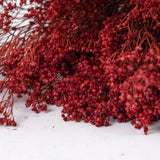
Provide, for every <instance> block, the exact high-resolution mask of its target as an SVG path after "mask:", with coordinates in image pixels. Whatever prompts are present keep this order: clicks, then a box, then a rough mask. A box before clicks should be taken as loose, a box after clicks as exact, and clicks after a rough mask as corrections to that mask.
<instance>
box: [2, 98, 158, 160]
mask: <svg viewBox="0 0 160 160" xmlns="http://www.w3.org/2000/svg"><path fill="white" fill-rule="evenodd" d="M24 103H25V100H24V99H18V100H16V101H15V104H14V115H15V119H16V122H17V123H18V125H17V126H16V127H6V126H0V158H1V159H2V160H11V159H12V160H159V159H160V151H159V146H160V122H157V123H156V124H154V125H153V126H152V127H150V130H149V134H148V135H147V136H146V135H144V134H143V130H136V129H134V128H133V126H131V124H130V123H122V124H119V123H117V122H113V124H112V125H111V126H110V127H100V128H97V127H95V126H92V125H91V124H86V123H84V122H79V123H77V122H64V121H63V120H62V118H61V107H55V106H49V110H48V111H47V112H41V113H40V114H36V113H34V112H32V111H31V110H30V109H27V108H25V105H24Z"/></svg>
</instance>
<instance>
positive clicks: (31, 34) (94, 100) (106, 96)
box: [0, 0, 160, 134]
mask: <svg viewBox="0 0 160 160" xmlns="http://www.w3.org/2000/svg"><path fill="white" fill-rule="evenodd" d="M0 6H1V8H2V11H1V13H0V37H1V44H0V67H1V70H0V73H1V75H2V76H3V77H4V79H3V80H2V81H0V91H1V92H4V96H3V98H2V100H1V102H0V105H1V106H0V113H1V115H2V118H1V119H0V123H1V124H6V125H16V122H15V121H14V117H13V100H14V95H17V97H19V98H20V97H22V96H23V95H28V99H27V101H26V107H31V108H32V110H33V111H35V112H36V113H38V112H40V111H44V110H47V104H56V105H57V106H62V107H63V109H62V117H63V119H64V120H65V121H68V120H75V121H77V122H79V121H81V120H83V121H84V122H89V123H91V124H94V125H96V126H97V127H99V126H108V125H109V120H110V118H111V117H113V118H115V119H117V121H118V122H126V121H131V123H132V125H134V126H135V128H137V129H141V128H143V129H144V133H145V134H147V131H148V127H149V126H150V125H151V124H152V123H153V122H154V121H156V120H158V119H159V118H160V100H159V97H160V1H159V0H123V1H122V0H92V1H91V0H63V1H62V0H48V1H43V0H21V1H20V2H14V3H13V2H12V1H10V0H9V1H5V0H0Z"/></svg>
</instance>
